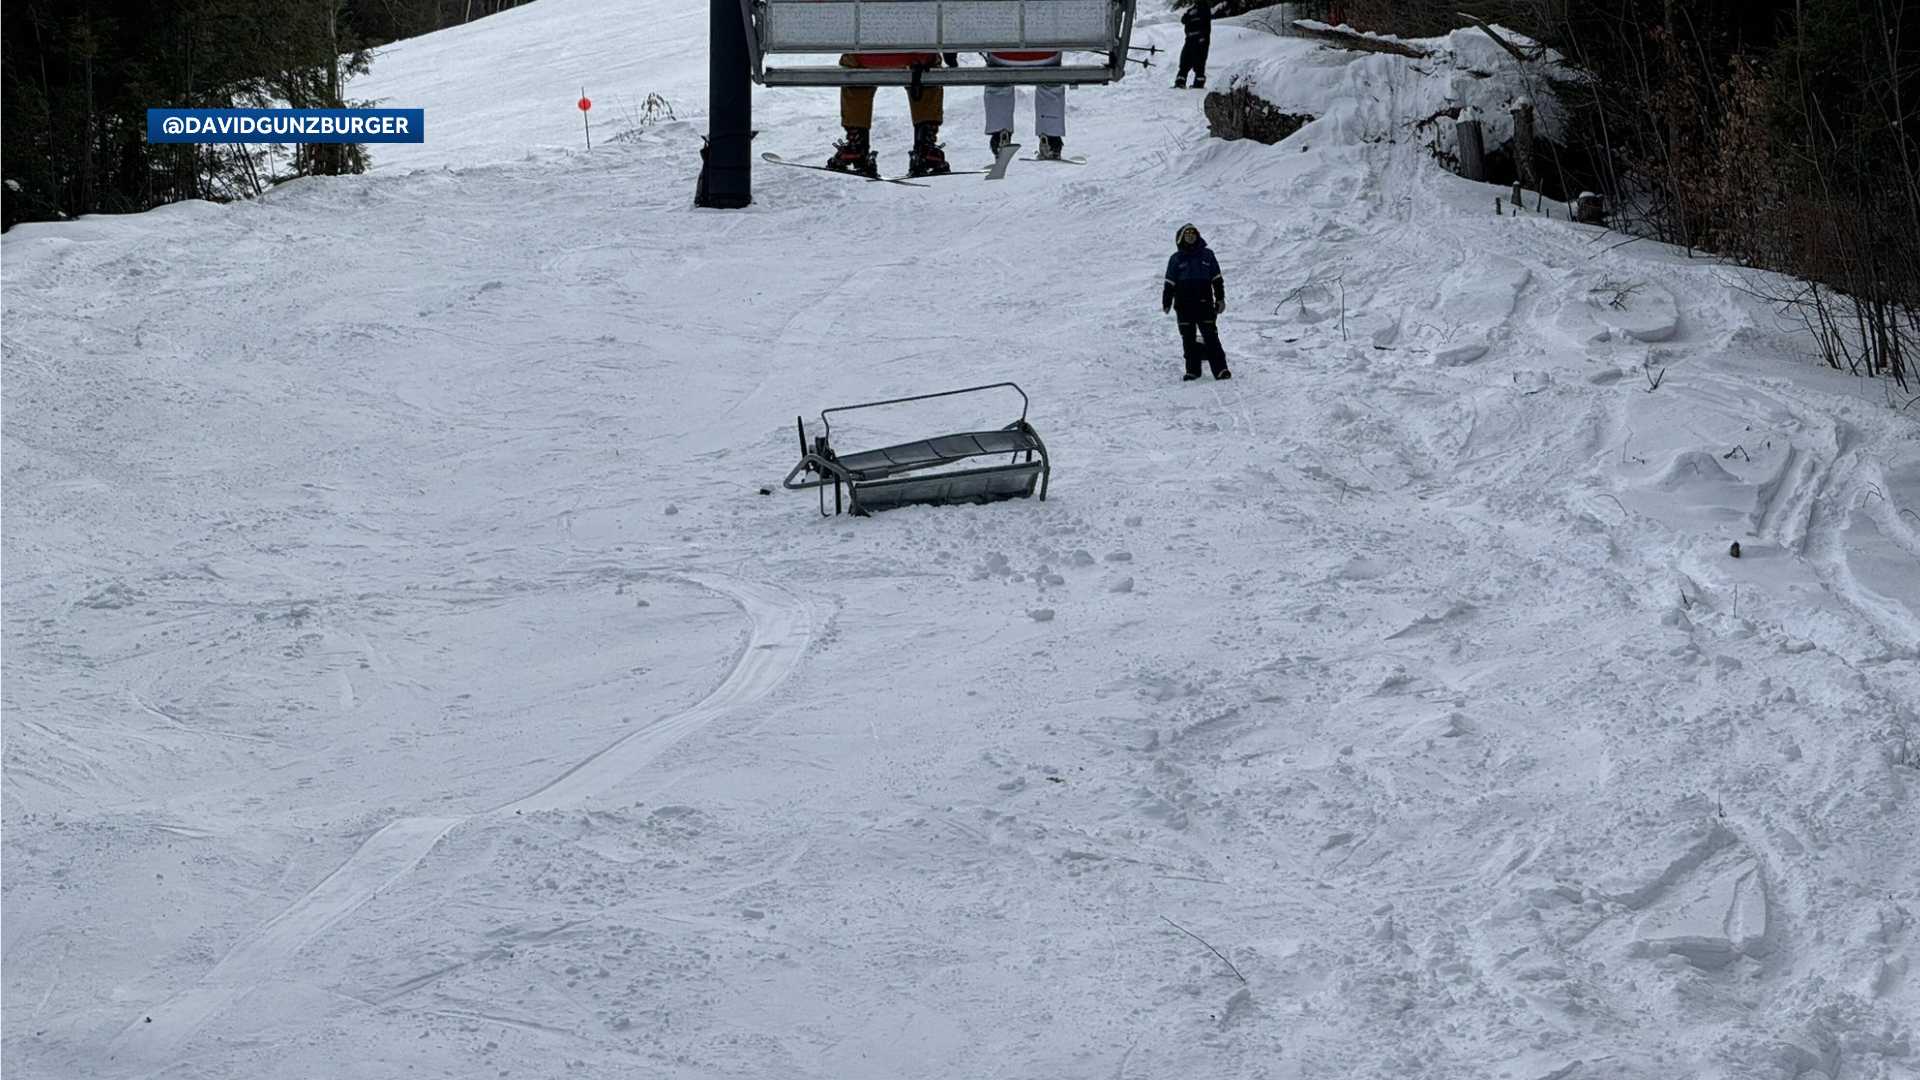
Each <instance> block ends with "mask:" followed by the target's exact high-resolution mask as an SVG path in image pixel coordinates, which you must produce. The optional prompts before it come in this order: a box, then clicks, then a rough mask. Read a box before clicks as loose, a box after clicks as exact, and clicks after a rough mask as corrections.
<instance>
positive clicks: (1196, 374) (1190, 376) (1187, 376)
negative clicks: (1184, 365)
mask: <svg viewBox="0 0 1920 1080" xmlns="http://www.w3.org/2000/svg"><path fill="white" fill-rule="evenodd" d="M1199 377H1200V373H1199V372H1197V371H1189V372H1187V373H1186V374H1185V375H1182V376H1180V381H1181V382H1192V381H1193V380H1195V379H1197V378H1199Z"/></svg>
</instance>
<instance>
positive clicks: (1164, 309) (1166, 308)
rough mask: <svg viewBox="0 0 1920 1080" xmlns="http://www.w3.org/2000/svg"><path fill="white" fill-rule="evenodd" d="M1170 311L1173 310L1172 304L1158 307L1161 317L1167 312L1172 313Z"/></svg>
mask: <svg viewBox="0 0 1920 1080" xmlns="http://www.w3.org/2000/svg"><path fill="white" fill-rule="evenodd" d="M1172 310H1173V305H1172V304H1161V305H1160V314H1162V315H1165V314H1166V313H1167V312H1169V311H1172Z"/></svg>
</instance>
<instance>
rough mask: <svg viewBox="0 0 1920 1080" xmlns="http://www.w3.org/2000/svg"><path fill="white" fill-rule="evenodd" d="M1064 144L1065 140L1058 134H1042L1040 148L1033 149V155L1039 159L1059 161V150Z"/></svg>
mask: <svg viewBox="0 0 1920 1080" xmlns="http://www.w3.org/2000/svg"><path fill="white" fill-rule="evenodd" d="M1066 144H1067V141H1066V140H1065V139H1062V138H1061V137H1060V136H1058V135H1042V136H1040V149H1038V150H1036V151H1034V154H1033V156H1034V157H1037V158H1039V159H1040V160H1041V161H1059V160H1060V151H1061V149H1062V148H1063V147H1065V146H1066Z"/></svg>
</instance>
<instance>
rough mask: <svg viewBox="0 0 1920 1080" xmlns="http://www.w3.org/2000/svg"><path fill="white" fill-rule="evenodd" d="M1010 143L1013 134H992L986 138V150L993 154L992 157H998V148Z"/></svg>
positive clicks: (1000, 132) (1001, 132)
mask: <svg viewBox="0 0 1920 1080" xmlns="http://www.w3.org/2000/svg"><path fill="white" fill-rule="evenodd" d="M1012 141H1013V132H1011V131H996V132H994V133H993V134H991V135H988V136H987V149H988V150H990V151H992V152H993V156H994V157H999V156H1000V148H1001V147H1003V146H1005V145H1007V144H1008V143H1010V142H1012Z"/></svg>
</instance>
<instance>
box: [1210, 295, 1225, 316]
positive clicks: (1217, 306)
mask: <svg viewBox="0 0 1920 1080" xmlns="http://www.w3.org/2000/svg"><path fill="white" fill-rule="evenodd" d="M1213 313H1214V314H1215V315H1225V314H1226V313H1227V298H1226V297H1224V296H1223V297H1221V298H1219V299H1218V300H1215V301H1214V302H1213Z"/></svg>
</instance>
